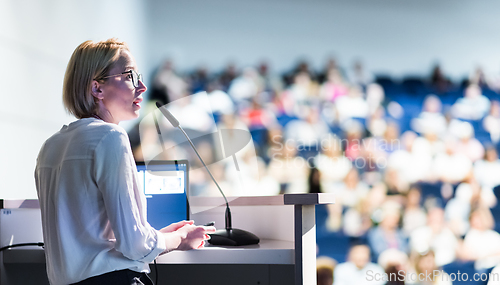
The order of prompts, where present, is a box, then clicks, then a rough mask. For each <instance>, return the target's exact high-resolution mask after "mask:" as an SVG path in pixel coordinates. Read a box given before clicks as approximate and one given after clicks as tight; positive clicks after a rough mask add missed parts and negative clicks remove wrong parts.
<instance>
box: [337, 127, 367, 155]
mask: <svg viewBox="0 0 500 285" xmlns="http://www.w3.org/2000/svg"><path fill="white" fill-rule="evenodd" d="M342 129H343V131H344V133H345V139H343V140H342V141H343V142H344V143H345V156H346V157H347V158H348V159H350V160H351V161H352V162H354V163H356V160H357V159H358V158H361V150H362V147H363V146H362V144H361V141H362V139H363V137H364V132H365V127H364V126H363V124H361V123H360V122H358V121H355V120H349V121H348V122H345V123H344V124H343V126H342ZM360 163H361V164H362V163H363V161H361V162H360Z"/></svg>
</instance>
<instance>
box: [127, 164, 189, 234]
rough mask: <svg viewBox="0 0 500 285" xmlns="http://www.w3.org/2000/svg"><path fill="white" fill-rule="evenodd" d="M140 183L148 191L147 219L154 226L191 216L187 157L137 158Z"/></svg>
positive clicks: (144, 191)
mask: <svg viewBox="0 0 500 285" xmlns="http://www.w3.org/2000/svg"><path fill="white" fill-rule="evenodd" d="M136 165H137V172H138V181H139V187H140V188H142V191H143V193H144V194H145V195H146V201H147V209H148V210H147V219H148V222H149V224H150V225H151V226H152V227H154V228H155V229H161V228H163V227H166V226H168V225H170V224H171V223H174V222H178V221H181V220H188V219H189V203H188V189H189V175H188V173H189V164H188V161H187V160H161V161H151V162H148V163H144V162H136Z"/></svg>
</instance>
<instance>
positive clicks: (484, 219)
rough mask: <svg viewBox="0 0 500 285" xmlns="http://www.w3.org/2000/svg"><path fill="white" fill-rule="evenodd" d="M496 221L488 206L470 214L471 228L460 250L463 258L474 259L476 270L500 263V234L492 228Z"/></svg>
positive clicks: (460, 255) (482, 269) (460, 256)
mask: <svg viewBox="0 0 500 285" xmlns="http://www.w3.org/2000/svg"><path fill="white" fill-rule="evenodd" d="M494 224H495V221H494V220H493V216H492V215H491V212H490V210H489V209H488V208H485V207H481V208H477V209H475V210H474V211H472V213H471V214H470V229H469V230H468V231H467V233H466V234H465V237H464V242H463V245H462V248H461V250H460V251H459V253H460V254H459V258H460V259H462V260H468V261H474V268H475V269H476V270H480V271H484V270H486V269H489V268H492V267H494V266H495V265H497V264H499V263H500V234H499V233H498V232H496V231H494V230H492V228H493V225H494Z"/></svg>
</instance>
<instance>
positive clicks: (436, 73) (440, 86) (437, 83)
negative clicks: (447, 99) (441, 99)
mask: <svg viewBox="0 0 500 285" xmlns="http://www.w3.org/2000/svg"><path fill="white" fill-rule="evenodd" d="M430 83H431V86H432V87H433V88H434V90H435V91H436V92H437V93H438V94H444V93H446V92H447V91H449V90H450V88H451V87H452V83H451V81H450V79H448V78H447V77H446V75H444V73H443V71H442V69H441V66H440V65H439V64H436V65H435V66H434V68H433V69H432V73H431V77H430Z"/></svg>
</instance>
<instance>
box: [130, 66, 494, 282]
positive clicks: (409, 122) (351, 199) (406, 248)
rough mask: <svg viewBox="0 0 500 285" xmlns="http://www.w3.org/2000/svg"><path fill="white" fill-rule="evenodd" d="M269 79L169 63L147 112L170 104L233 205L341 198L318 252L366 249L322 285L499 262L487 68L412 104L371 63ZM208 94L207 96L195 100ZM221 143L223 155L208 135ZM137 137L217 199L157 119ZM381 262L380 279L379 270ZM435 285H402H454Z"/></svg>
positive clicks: (142, 152)
mask: <svg viewBox="0 0 500 285" xmlns="http://www.w3.org/2000/svg"><path fill="white" fill-rule="evenodd" d="M269 66H270V62H269V61H261V62H259V64H258V65H255V66H246V67H243V66H238V65H237V64H236V63H235V62H228V63H227V65H226V66H225V67H224V68H223V70H222V71H220V72H217V73H211V72H209V67H208V66H199V67H198V68H196V69H195V70H194V71H193V72H186V73H184V74H183V73H180V72H178V71H177V70H176V68H175V65H174V63H173V61H171V60H169V61H165V63H164V64H162V66H160V67H159V69H158V71H157V73H156V76H155V77H154V79H153V81H152V84H151V85H152V88H151V91H150V94H149V99H150V100H151V101H153V102H155V101H160V102H162V103H165V104H166V103H170V104H169V106H168V108H169V110H171V111H172V112H173V113H174V115H176V117H177V119H178V120H179V121H180V122H181V124H182V126H183V127H184V128H185V129H186V130H187V131H188V133H190V135H193V137H195V138H196V140H195V141H196V142H195V143H196V144H197V145H199V149H200V152H201V155H202V156H203V157H204V158H205V159H206V160H207V161H209V162H210V163H211V165H209V167H210V169H211V170H212V172H213V173H214V176H216V178H217V179H218V180H219V183H221V185H224V188H225V191H227V193H228V194H229V195H236V196H248V195H251V196H263V195H264V196H265V195H276V194H279V193H281V194H283V193H321V192H324V193H334V194H335V196H336V203H335V204H332V205H328V206H327V207H326V208H327V212H328V213H327V214H328V216H327V221H326V223H325V225H326V229H325V232H327V233H328V232H331V233H332V235H334V236H335V237H332V239H331V240H329V239H328V238H322V239H321V240H322V242H331V243H335V242H336V240H335V238H337V237H339V236H341V237H343V238H346V239H348V240H349V242H350V243H351V244H352V243H353V242H361V243H368V246H367V245H363V246H354V247H353V248H352V249H351V251H350V254H349V258H348V262H346V263H342V264H339V265H338V266H336V267H335V265H334V264H335V263H332V262H331V260H330V261H328V262H325V263H321V262H320V260H321V259H318V282H319V283H318V284H331V283H332V282H335V283H334V284H368V283H367V281H366V277H367V276H366V272H367V270H373V271H372V272H379V273H381V274H383V273H385V274H391V273H396V272H398V271H400V270H403V271H405V272H406V273H408V272H415V273H418V272H420V273H422V272H425V271H426V270H427V271H428V270H434V269H439V268H440V267H441V266H444V265H450V264H452V265H453V264H455V263H457V264H458V263H459V262H464V261H474V262H475V263H476V269H477V270H478V272H484V270H486V269H488V268H491V266H494V265H496V262H500V259H498V256H500V255H498V254H500V249H499V250H498V251H497V248H496V246H497V245H500V235H499V234H498V233H497V232H495V231H494V230H492V227H493V224H494V222H493V219H491V215H492V213H493V214H494V215H495V218H497V219H500V211H498V209H497V207H498V206H497V199H496V196H495V193H494V190H493V189H494V188H495V187H497V186H498V185H500V178H499V177H500V175H498V173H500V160H499V158H498V153H497V152H498V150H499V149H500V103H499V102H500V95H499V94H498V93H497V92H499V91H500V88H498V86H500V84H498V82H500V80H497V81H495V79H494V78H495V76H490V75H489V74H485V72H484V71H483V70H482V69H480V68H478V69H475V70H473V71H472V72H471V74H470V76H468V77H467V78H466V79H465V80H464V81H463V82H464V84H462V85H461V84H456V83H454V82H453V81H451V80H450V79H449V77H448V76H447V75H446V74H444V73H443V70H442V69H441V67H440V66H439V65H435V67H434V69H433V71H432V76H431V78H430V79H429V80H426V79H423V78H422V79H418V78H416V79H412V80H413V81H411V83H412V84H416V85H415V86H413V85H412V86H410V87H412V88H413V89H412V88H410V89H411V90H410V91H411V94H405V93H402V92H410V91H409V89H408V88H409V87H408V86H407V85H405V87H404V86H403V83H399V82H398V81H397V80H394V79H392V78H387V77H386V78H385V79H384V78H382V77H379V78H377V77H376V76H375V75H373V74H371V73H370V71H369V70H367V69H366V68H365V66H364V65H363V64H362V63H361V61H355V62H354V63H353V65H352V66H351V68H346V69H342V67H341V66H339V65H338V63H337V62H336V61H335V60H334V59H333V58H330V59H329V60H328V61H327V62H325V64H324V65H323V66H324V68H322V70H321V71H319V72H316V71H315V70H314V69H313V68H312V66H311V65H310V64H309V63H308V62H307V61H305V60H302V61H300V62H299V63H298V64H297V65H296V66H295V67H293V68H292V69H291V71H290V72H287V73H286V74H284V75H283V74H278V73H274V74H273V73H271V71H270V67H269ZM344 70H345V71H346V72H344ZM497 77H498V76H497ZM492 78H493V79H492ZM499 78H500V77H499ZM403 87H404V88H403ZM405 88H406V89H405ZM198 91H206V93H198V94H196V95H194V96H188V95H190V94H193V93H195V92H198ZM485 95H487V96H485ZM490 100H491V101H490ZM174 101H175V102H174ZM173 102H174V103H173ZM145 110H147V109H145ZM149 119H150V118H149V117H148V120H149ZM160 123H161V127H162V129H165V128H166V127H165V126H164V125H163V124H164V122H161V121H160ZM138 129H139V132H138V131H137V130H138ZM217 130H221V132H220V133H219V135H220V138H222V139H223V140H222V144H223V146H222V147H214V142H215V141H217V140H216V139H215V138H214V137H213V136H205V135H206V134H211V133H215V134H217V132H216V131H217ZM133 132H134V133H131V134H130V137H131V140H133V141H134V144H133V150H134V155H135V157H136V159H137V160H150V159H152V158H156V159H176V158H180V157H183V158H184V157H186V158H188V159H190V161H191V160H192V161H193V162H192V166H193V169H194V170H193V171H192V172H191V173H190V182H191V186H192V187H191V190H192V191H191V194H192V195H199V196H214V195H218V193H217V190H216V189H214V188H213V185H212V184H211V183H206V181H208V179H209V177H207V175H206V174H205V173H204V172H202V171H199V170H201V169H195V168H199V167H200V165H199V163H198V162H197V159H195V157H194V158H193V157H191V156H192V153H191V152H190V151H189V150H183V149H181V148H178V151H176V156H175V157H172V154H171V153H169V152H165V151H163V152H162V149H167V150H169V149H173V148H174V147H175V146H176V145H177V144H182V143H183V140H182V139H179V137H177V134H176V133H175V132H174V131H172V130H168V131H165V132H162V138H163V143H164V145H163V146H162V145H160V144H159V142H160V140H159V137H158V134H157V130H156V128H155V125H154V123H153V121H152V120H150V121H147V122H146V121H144V122H143V124H141V126H140V127H136V128H135V129H134V131H133ZM138 133H140V139H139V138H137V136H138ZM134 135H135V136H136V137H134ZM208 138H209V139H208ZM242 139H244V140H245V143H246V144H244V145H242V144H243V143H242ZM138 142H140V144H139V143H138ZM240 145H241V146H240ZM227 147H229V149H230V150H231V152H235V153H236V155H235V156H234V157H231V154H232V153H231V154H228V153H225V151H227V150H228V148H227ZM236 148H238V149H236ZM176 149H177V148H176ZM235 162H236V164H238V169H236V168H235ZM490 209H491V210H490ZM318 226H319V225H318ZM323 246H324V245H323V244H318V250H319V253H322V248H323ZM371 252H373V253H371ZM377 257H379V259H378V261H379V264H380V266H381V267H380V266H378V265H376V264H373V263H370V262H369V261H370V259H372V260H377V259H376V258H377ZM325 264H326V265H325ZM333 268H335V269H333ZM332 272H335V273H334V274H333V273H332ZM363 274H365V275H363ZM333 276H335V280H334V281H333V279H332V278H333ZM437 279H440V280H441V279H442V278H437ZM437 279H436V280H433V281H430V282H428V283H425V282H424V283H422V282H420V283H418V282H416V281H414V282H413V283H412V282H408V281H407V282H406V284H449V283H439V282H437V281H438V280H437ZM320 282H326V283H320ZM384 283H385V281H384V282H382V281H381V282H380V283H376V282H375V283H373V282H369V284H384ZM403 283H404V282H401V281H399V280H390V281H389V282H388V283H387V284H403Z"/></svg>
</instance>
